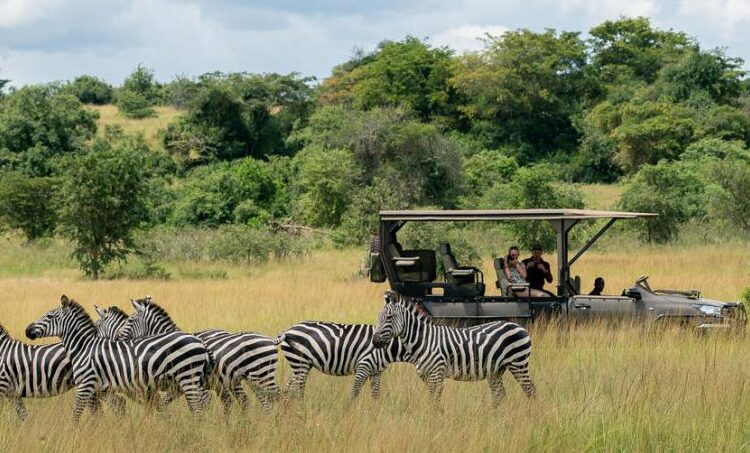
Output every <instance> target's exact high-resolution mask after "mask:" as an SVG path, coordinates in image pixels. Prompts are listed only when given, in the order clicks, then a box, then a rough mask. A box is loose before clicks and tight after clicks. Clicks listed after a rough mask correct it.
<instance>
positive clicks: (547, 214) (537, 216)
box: [380, 209, 658, 221]
mask: <svg viewBox="0 0 750 453" xmlns="http://www.w3.org/2000/svg"><path fill="white" fill-rule="evenodd" d="M657 215H658V214H655V213H652V212H626V211H600V210H593V209H481V210H463V209H461V210H458V209H457V210H409V211H380V219H381V220H392V221H407V220H411V221H430V220H435V221H440V220H447V221H451V220H453V221H472V220H586V219H635V218H638V217H654V216H657Z"/></svg>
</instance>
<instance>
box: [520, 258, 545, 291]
mask: <svg viewBox="0 0 750 453" xmlns="http://www.w3.org/2000/svg"><path fill="white" fill-rule="evenodd" d="M539 263H542V264H543V265H544V268H545V269H546V270H547V272H544V271H542V270H541V269H539V268H538V267H537V266H538V265H539ZM523 265H524V266H526V281H527V282H529V286H530V287H531V288H532V289H538V290H540V291H543V290H544V281H545V280H547V283H552V272H550V267H549V263H548V262H546V261H544V260H540V261H539V262H536V261H534V260H533V259H532V258H526V259H525V260H523Z"/></svg>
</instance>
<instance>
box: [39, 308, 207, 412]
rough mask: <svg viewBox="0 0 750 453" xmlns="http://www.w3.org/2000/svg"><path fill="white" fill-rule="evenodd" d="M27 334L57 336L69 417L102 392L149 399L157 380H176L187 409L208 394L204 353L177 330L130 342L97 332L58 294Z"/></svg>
mask: <svg viewBox="0 0 750 453" xmlns="http://www.w3.org/2000/svg"><path fill="white" fill-rule="evenodd" d="M26 336H27V337H28V338H30V339H32V340H34V339H37V338H44V337H60V339H61V340H62V345H63V347H64V348H65V352H66V353H67V355H68V357H69V358H70V360H71V363H72V367H73V382H74V383H75V384H76V385H77V386H78V388H77V391H76V401H75V404H74V406H73V421H74V422H76V421H78V420H79V419H80V416H81V413H82V412H83V410H84V408H85V407H86V406H88V405H90V404H91V402H92V400H94V399H95V398H96V397H97V395H98V394H100V393H102V392H111V391H123V392H125V393H127V394H129V395H130V396H133V397H146V399H151V397H152V396H153V394H154V393H155V391H156V390H157V389H158V387H159V384H160V383H164V382H165V381H176V382H177V383H178V385H179V386H180V389H181V390H182V392H183V393H184V394H185V396H186V398H187V402H188V406H189V408H190V410H191V411H198V410H202V409H204V408H205V406H206V405H207V403H208V401H209V397H208V395H207V394H206V391H205V389H204V387H203V380H204V378H205V373H206V371H207V370H208V369H210V361H209V355H208V353H207V352H206V348H205V346H204V345H203V343H202V342H201V341H200V340H199V339H198V338H196V337H194V336H192V335H188V334H184V333H181V332H176V333H172V334H166V335H158V336H153V337H150V338H144V339H139V340H134V341H131V342H125V341H112V340H109V339H106V338H99V337H98V336H97V334H96V327H95V326H94V323H93V321H92V320H91V318H90V317H89V315H88V314H87V313H86V311H85V310H84V309H83V307H81V306H80V305H79V304H78V303H77V302H75V301H73V300H70V299H68V298H67V297H66V296H62V298H61V299H60V307H58V308H55V309H53V310H50V311H49V312H47V314H45V315H44V316H42V317H41V318H40V319H39V320H38V321H36V322H34V323H31V324H30V325H29V327H27V328H26Z"/></svg>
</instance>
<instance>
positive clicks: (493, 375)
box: [373, 291, 535, 405]
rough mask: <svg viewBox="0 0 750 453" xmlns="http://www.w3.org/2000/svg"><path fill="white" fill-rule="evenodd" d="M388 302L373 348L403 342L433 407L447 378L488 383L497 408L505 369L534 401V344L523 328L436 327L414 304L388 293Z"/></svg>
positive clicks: (502, 325)
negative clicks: (531, 373) (531, 372)
mask: <svg viewBox="0 0 750 453" xmlns="http://www.w3.org/2000/svg"><path fill="white" fill-rule="evenodd" d="M384 299H385V306H384V307H383V310H382V311H381V312H380V315H379V316H378V325H377V327H376V328H375V334H374V337H373V344H374V345H375V346H376V347H385V346H386V345H388V344H389V341H391V340H392V339H393V338H400V339H401V341H402V342H403V343H404V345H405V347H406V349H407V350H409V352H410V353H411V354H412V357H413V363H414V364H415V365H416V366H417V374H418V375H419V377H420V378H421V379H422V380H423V381H424V382H425V383H426V384H427V387H428V389H429V391H430V396H431V397H432V399H433V400H434V401H436V402H437V401H439V400H440V395H441V393H442V389H443V381H444V379H445V378H449V379H454V380H457V381H474V380H482V379H487V380H488V381H489V384H490V392H491V393H492V399H493V405H497V404H498V403H499V402H500V400H501V399H502V397H503V396H504V395H505V388H504V387H503V379H502V376H503V372H504V371H505V369H506V368H508V369H509V370H510V372H511V373H512V374H513V377H514V378H516V380H517V381H518V383H519V384H521V387H522V388H523V390H524V392H525V393H526V396H528V397H529V398H531V397H533V396H534V393H535V388H534V384H533V383H532V382H531V379H530V378H529V356H530V354H531V340H530V339H529V333H528V332H527V331H526V329H524V328H523V327H521V326H519V325H518V324H514V323H511V322H503V321H497V322H490V323H486V324H481V325H479V326H475V327H470V328H464V329H461V328H454V327H448V326H437V325H434V324H432V321H431V319H430V318H429V317H428V315H427V314H426V313H424V312H423V311H422V310H420V306H418V305H417V304H416V303H412V302H405V301H401V300H399V299H397V296H396V294H395V293H392V292H390V291H388V292H386V294H385V297H384Z"/></svg>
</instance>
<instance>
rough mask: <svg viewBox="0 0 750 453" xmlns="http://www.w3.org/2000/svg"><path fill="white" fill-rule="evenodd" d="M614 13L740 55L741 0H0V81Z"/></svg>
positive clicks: (264, 55)
mask: <svg viewBox="0 0 750 453" xmlns="http://www.w3.org/2000/svg"><path fill="white" fill-rule="evenodd" d="M620 15H628V16H636V15H643V16H647V17H650V18H651V19H652V21H653V22H654V24H655V25H656V26H658V27H660V28H665V29H669V28H672V29H674V30H679V31H684V32H686V33H687V34H689V35H691V36H693V37H695V38H697V39H698V41H699V42H700V44H701V45H702V46H703V47H704V48H713V47H724V48H726V49H727V53H728V54H729V55H731V56H737V57H741V58H743V59H745V60H746V61H750V40H748V39H746V38H745V36H746V35H747V32H746V30H750V0H716V1H711V0H628V1H619V0H618V1H614V0H523V1H518V0H512V1H511V0H494V1H492V0H414V1H411V2H406V1H395V0H381V1H370V2H366V1H354V0H275V1H268V2H259V1H239V0H214V1H209V0H193V1H178V0H0V78H7V79H11V80H12V84H13V85H16V86H20V85H24V84H28V83H37V82H47V81H51V80H68V79H72V78H73V77H75V76H76V75H79V74H92V75H96V76H99V77H102V78H104V79H106V80H107V81H109V82H112V83H114V84H119V83H121V82H122V80H123V78H124V77H126V76H127V74H128V73H130V72H131V71H132V70H133V68H135V66H136V65H137V64H139V63H143V64H145V65H146V66H149V67H151V68H153V69H154V70H155V71H156V74H157V78H158V79H159V80H162V81H168V80H171V79H172V78H173V77H174V76H176V75H188V76H195V75H199V74H202V73H205V72H209V71H217V70H218V71H224V72H230V71H248V72H282V73H287V72H291V71H298V72H300V73H302V74H304V75H314V76H317V77H319V78H322V77H325V76H326V75H328V74H329V71H330V68H331V67H332V66H334V65H336V64H339V63H341V62H343V61H345V60H346V59H348V58H349V56H351V54H352V51H353V50H354V49H355V48H362V49H365V50H369V49H372V48H373V47H374V46H375V45H376V44H377V43H378V42H379V41H381V40H384V39H394V40H399V39H402V38H403V37H404V36H406V35H413V36H417V37H420V38H429V41H430V42H431V43H433V44H436V45H448V46H450V47H452V48H454V49H456V50H458V51H469V50H475V49H478V48H480V47H481V44H480V42H479V41H478V40H477V39H476V38H477V37H478V36H482V35H483V34H484V33H485V32H489V33H492V34H500V33H502V32H503V31H505V30H511V29H516V28H530V29H532V30H536V31H540V30H543V29H545V28H555V29H558V30H575V31H581V32H586V31H587V30H588V29H590V28H591V27H592V26H594V25H596V24H599V23H601V22H602V21H604V20H607V19H616V18H617V17H619V16H620ZM747 66H748V65H746V67H747Z"/></svg>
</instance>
